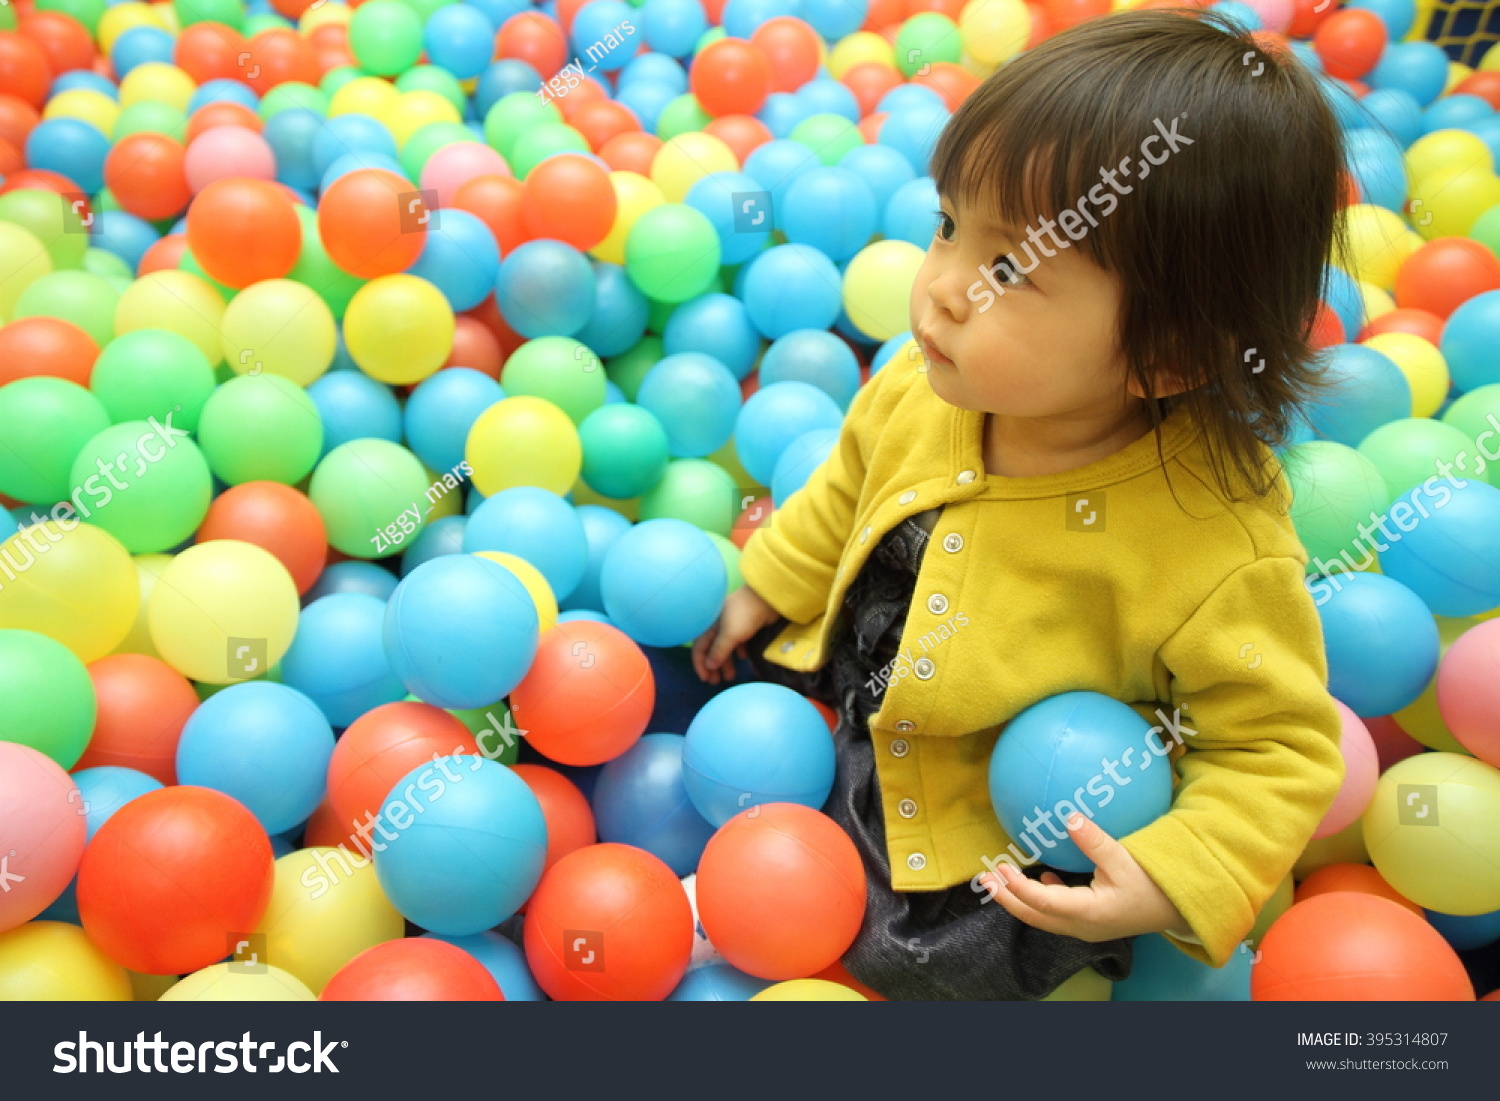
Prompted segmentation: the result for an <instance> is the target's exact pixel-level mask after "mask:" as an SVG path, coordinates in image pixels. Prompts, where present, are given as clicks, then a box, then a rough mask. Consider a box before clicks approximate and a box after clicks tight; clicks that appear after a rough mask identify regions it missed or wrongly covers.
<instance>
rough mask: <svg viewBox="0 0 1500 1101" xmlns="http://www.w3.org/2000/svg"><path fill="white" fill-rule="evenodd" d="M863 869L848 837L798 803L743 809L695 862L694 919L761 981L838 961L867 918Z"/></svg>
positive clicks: (797, 975)
mask: <svg viewBox="0 0 1500 1101" xmlns="http://www.w3.org/2000/svg"><path fill="white" fill-rule="evenodd" d="M865 889H866V881H865V869H864V864H863V862H862V861H861V860H860V856H859V850H858V849H856V848H855V847H854V842H853V841H851V840H849V835H848V834H846V833H845V832H844V831H843V830H842V829H840V828H839V826H838V823H836V822H834V820H833V819H831V818H829V817H828V816H827V815H824V814H820V813H819V812H818V811H815V810H813V809H811V808H810V807H804V806H800V805H798V804H795V803H765V804H762V805H761V806H759V807H751V808H750V809H749V810H744V811H741V812H740V813H739V814H737V815H735V816H734V817H733V818H731V819H730V820H729V821H728V822H725V823H724V825H722V826H721V827H719V830H718V832H717V833H715V834H714V835H713V837H711V838H710V839H709V842H708V845H707V847H706V848H705V849H704V850H703V858H702V859H701V860H700V861H699V862H698V917H699V920H701V921H702V923H703V930H704V932H705V933H707V934H708V939H709V940H710V941H711V942H712V943H713V945H714V947H716V948H717V949H718V950H719V951H720V953H722V954H723V956H724V959H725V960H726V961H728V962H729V963H730V964H731V965H733V966H735V967H738V968H739V969H740V970H741V971H744V972H746V973H747V974H750V975H755V976H758V977H759V978H763V979H776V980H778V981H779V980H782V979H798V978H803V977H805V976H808V975H812V974H815V973H817V972H818V971H821V970H823V968H825V967H827V966H828V965H829V964H831V963H835V962H836V961H837V960H838V959H839V957H840V956H842V955H843V954H844V952H845V951H846V950H847V949H848V947H849V945H851V944H852V943H854V937H855V935H856V934H857V933H858V932H859V926H860V922H862V921H863V920H864V915H865Z"/></svg>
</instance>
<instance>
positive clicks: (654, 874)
mask: <svg viewBox="0 0 1500 1101" xmlns="http://www.w3.org/2000/svg"><path fill="white" fill-rule="evenodd" d="M580 931H585V932H582V933H580ZM525 945H526V959H527V962H528V963H529V964H530V967H531V971H532V974H534V975H535V976H536V980H537V982H538V984H539V985H540V986H541V987H542V989H543V990H545V991H546V992H547V993H548V994H549V995H551V996H552V997H553V998H555V999H558V1000H559V1001H661V1000H663V999H665V998H666V997H667V995H668V994H670V993H671V992H672V991H673V990H674V989H675V988H676V986H677V984H678V983H679V982H680V981H681V979H682V976H683V975H684V973H685V972H686V971H687V965H688V958H689V955H690V953H691V951H692V946H693V915H692V908H691V906H690V905H689V903H688V898H687V895H686V893H685V892H684V891H683V889H682V884H681V882H679V880H678V879H677V877H676V876H675V875H673V874H672V870H671V869H670V868H668V867H667V866H666V864H664V863H663V862H662V861H661V860H659V859H657V858H656V857H654V856H652V855H651V854H650V853H648V852H645V851H643V850H641V849H637V848H633V847H632V846H629V845H618V844H601V845H590V846H588V847H587V848H583V849H579V850H577V851H576V852H573V853H570V854H569V855H567V856H565V857H563V858H562V859H561V860H559V861H558V862H557V864H555V865H554V866H553V867H552V868H551V869H549V870H548V872H547V874H546V875H545V876H543V877H542V882H541V884H540V885H539V886H538V887H537V890H536V894H535V895H533V896H532V898H531V901H530V902H529V903H528V905H527V914H526V925H525Z"/></svg>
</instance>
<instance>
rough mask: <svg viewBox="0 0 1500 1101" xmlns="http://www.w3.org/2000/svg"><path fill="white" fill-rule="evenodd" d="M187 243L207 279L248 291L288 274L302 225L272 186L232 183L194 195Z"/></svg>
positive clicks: (243, 181) (242, 180) (217, 183)
mask: <svg viewBox="0 0 1500 1101" xmlns="http://www.w3.org/2000/svg"><path fill="white" fill-rule="evenodd" d="M392 205H394V203H393V204H392ZM187 239H188V248H190V249H192V250H193V256H194V257H196V258H197V260H198V263H200V264H202V265H203V270H204V271H206V272H207V273H208V274H209V275H210V276H212V277H213V278H214V279H217V280H218V281H219V282H220V283H223V284H225V285H227V286H230V287H248V286H249V285H250V284H251V283H259V282H260V281H261V280H262V279H280V278H281V277H282V276H283V275H285V274H286V273H287V272H289V271H291V270H292V268H293V266H295V265H296V263H297V255H298V254H299V253H300V252H301V251H302V223H301V222H299V221H298V220H297V212H296V210H294V209H293V207H292V201H291V199H289V198H288V197H287V194H286V192H285V191H284V190H282V189H281V188H280V187H278V186H277V185H276V184H273V183H269V182H267V181H265V180H251V179H246V178H244V177H233V178H231V179H227V180H215V181H214V182H213V183H211V184H209V185H208V186H207V187H205V188H204V189H203V190H202V191H200V192H198V195H197V197H196V198H194V200H193V202H192V205H191V206H189V207H188V212H187Z"/></svg>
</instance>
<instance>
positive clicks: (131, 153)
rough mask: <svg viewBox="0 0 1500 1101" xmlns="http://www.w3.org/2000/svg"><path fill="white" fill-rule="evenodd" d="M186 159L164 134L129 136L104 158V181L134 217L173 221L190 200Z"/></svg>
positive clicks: (182, 151) (180, 147) (181, 151)
mask: <svg viewBox="0 0 1500 1101" xmlns="http://www.w3.org/2000/svg"><path fill="white" fill-rule="evenodd" d="M186 157H187V150H186V149H184V148H183V146H182V143H181V142H177V141H174V140H172V139H171V138H169V137H167V135H165V134H157V133H153V132H150V131H145V132H143V133H139V134H130V135H128V136H126V137H124V138H121V139H120V140H119V141H118V142H117V143H115V146H114V148H112V149H111V150H110V151H109V155H108V156H106V157H105V158H104V182H105V184H106V185H107V186H108V187H109V190H110V193H111V194H113V195H114V197H115V198H116V199H117V200H118V201H119V203H120V206H121V207H122V208H124V209H125V210H126V211H127V212H128V213H131V214H134V215H135V216H136V217H137V218H145V219H146V220H147V221H151V222H158V221H161V220H162V219H164V218H175V217H176V216H177V215H179V214H181V213H182V212H183V211H184V210H186V209H187V205H188V203H189V202H191V201H192V198H193V193H192V190H191V189H190V188H189V187H188V182H187V175H186V173H185V172H184V170H183V165H184V164H185V162H186ZM194 251H195V253H196V249H195V250H194ZM294 262H295V261H294ZM288 270H290V269H288Z"/></svg>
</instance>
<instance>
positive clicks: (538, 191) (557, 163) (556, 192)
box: [521, 155, 619, 252]
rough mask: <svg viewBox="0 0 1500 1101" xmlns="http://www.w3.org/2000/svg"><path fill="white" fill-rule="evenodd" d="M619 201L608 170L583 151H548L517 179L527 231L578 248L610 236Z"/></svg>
mask: <svg viewBox="0 0 1500 1101" xmlns="http://www.w3.org/2000/svg"><path fill="white" fill-rule="evenodd" d="M618 205H619V204H618V202H617V201H616V199H615V189H614V186H613V185H612V184H611V183H610V181H609V172H608V171H606V170H605V169H603V168H601V167H600V166H599V165H598V164H597V163H596V162H594V161H593V160H590V159H589V158H588V157H581V156H568V155H562V156H556V157H548V158H547V159H546V160H544V161H542V163H541V164H539V165H537V166H536V167H535V168H533V169H532V170H531V171H530V172H529V173H527V175H526V179H525V181H524V182H523V183H522V185H521V210H522V214H523V216H524V217H525V219H526V228H527V230H529V231H530V234H531V236H533V237H550V238H552V239H553V240H555V241H562V242H564V243H566V244H569V245H572V246H573V247H574V248H576V249H578V250H579V251H580V252H582V251H585V250H587V249H591V248H593V247H594V246H595V245H597V244H598V243H599V242H600V241H602V240H604V238H605V237H607V236H609V228H610V226H612V225H614V224H615V210H616V208H617V207H618Z"/></svg>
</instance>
